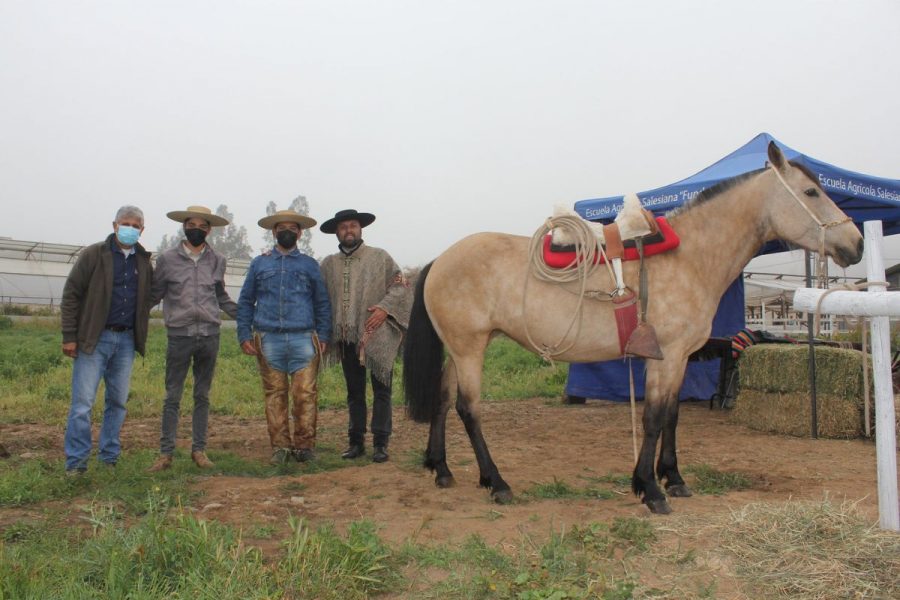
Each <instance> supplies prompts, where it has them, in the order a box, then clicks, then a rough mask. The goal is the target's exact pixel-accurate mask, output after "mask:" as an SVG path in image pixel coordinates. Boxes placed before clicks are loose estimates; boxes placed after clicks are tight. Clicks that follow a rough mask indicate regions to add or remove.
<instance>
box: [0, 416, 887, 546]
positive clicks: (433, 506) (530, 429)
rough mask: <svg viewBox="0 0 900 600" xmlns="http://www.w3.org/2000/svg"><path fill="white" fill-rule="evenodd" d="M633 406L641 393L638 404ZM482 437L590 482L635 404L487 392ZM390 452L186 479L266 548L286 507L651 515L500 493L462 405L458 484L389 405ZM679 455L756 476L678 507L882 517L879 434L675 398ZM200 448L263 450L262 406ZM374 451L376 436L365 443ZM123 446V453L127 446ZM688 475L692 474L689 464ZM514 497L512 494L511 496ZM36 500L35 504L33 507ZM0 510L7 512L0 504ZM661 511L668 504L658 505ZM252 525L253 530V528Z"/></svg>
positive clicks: (308, 512) (622, 501)
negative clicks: (751, 421) (815, 431)
mask: <svg viewBox="0 0 900 600" xmlns="http://www.w3.org/2000/svg"><path fill="white" fill-rule="evenodd" d="M638 410H639V411H640V406H639V407H638ZM482 414H483V426H484V432H485V437H486V439H487V442H488V445H489V447H490V450H491V453H492V455H493V457H494V460H495V462H496V463H497V465H498V467H499V469H500V472H501V474H502V475H503V477H504V478H505V479H506V481H507V482H508V483H509V484H510V486H511V487H512V489H513V492H514V493H520V492H522V491H524V490H526V489H528V488H530V487H532V486H534V485H535V484H538V483H549V482H552V481H553V480H554V478H556V479H557V480H559V481H563V482H565V483H567V484H569V485H570V486H572V487H577V488H585V487H588V486H590V485H592V484H591V482H590V480H589V479H588V478H590V477H599V476H603V475H607V474H610V473H613V474H627V473H630V472H631V467H632V458H631V457H632V442H631V415H630V408H629V406H628V405H627V404H617V403H610V402H603V401H588V403H587V404H586V405H582V406H577V405H576V406H564V405H561V404H560V403H559V401H557V400H545V399H533V400H526V401H517V402H492V403H485V404H483V405H482ZM346 419H347V415H346V412H345V411H341V410H328V411H322V412H320V425H319V452H320V454H327V453H338V452H340V451H341V450H342V449H343V447H344V446H345V436H346ZM187 421H189V419H183V420H182V424H181V427H180V432H179V433H180V437H179V446H180V447H188V448H189V438H188V436H189V431H190V430H189V427H188V426H187V425H188V424H187ZM158 428H159V422H158V420H156V419H143V420H138V419H129V420H127V421H126V424H125V427H124V428H123V432H122V442H123V447H124V449H125V451H126V452H127V451H128V450H129V449H135V448H149V449H154V448H156V447H157V444H158V436H159V433H158V432H159V429H158ZM394 431H395V434H394V436H393V438H392V441H391V445H390V452H391V460H390V461H389V462H387V463H385V464H375V463H372V462H370V461H369V460H365V461H362V460H361V461H359V462H358V463H356V464H355V465H354V466H352V467H349V468H344V469H339V470H336V471H329V472H324V473H317V474H306V473H302V472H301V473H299V474H298V475H288V476H272V477H268V478H249V477H231V476H223V475H212V476H202V477H200V478H199V480H198V482H197V483H196V485H195V489H194V491H196V492H199V493H200V494H199V496H198V498H197V500H196V501H195V503H194V509H196V510H197V511H199V512H201V513H202V514H203V515H205V516H206V517H207V518H210V519H215V520H218V521H221V522H225V523H230V524H233V525H235V526H241V527H244V530H245V536H246V535H247V534H248V533H251V532H252V531H253V529H254V528H256V527H268V528H270V529H271V528H274V531H275V532H276V533H275V535H272V536H271V537H270V538H269V539H270V540H271V541H267V540H265V539H262V540H259V545H261V546H263V549H264V550H266V546H267V545H268V544H271V545H273V548H272V549H274V548H275V547H277V544H278V541H277V540H278V539H283V537H284V536H283V535H281V534H284V535H286V534H287V531H288V529H287V517H288V515H289V514H293V515H295V516H300V517H304V518H306V519H308V520H309V521H310V522H311V523H312V524H313V525H315V524H317V523H322V522H334V523H335V524H336V525H337V526H338V527H339V528H343V526H345V525H346V524H347V523H349V522H351V521H354V520H358V519H360V518H363V517H365V518H368V519H371V520H373V521H375V522H376V523H377V524H379V525H380V530H381V535H382V536H383V537H384V538H385V539H387V540H390V541H392V542H399V541H402V540H405V539H413V540H415V541H417V542H426V543H427V542H448V541H458V540H462V539H463V538H465V537H466V536H468V535H470V534H473V533H474V534H479V535H481V536H482V537H483V538H484V539H485V540H486V541H487V542H488V543H491V544H501V545H503V544H517V543H518V542H519V541H521V539H522V535H523V533H527V534H529V535H532V534H534V535H537V536H538V537H545V536H546V535H547V534H548V533H549V531H550V530H551V528H552V529H555V530H556V531H559V529H560V527H563V526H571V525H578V524H584V523H588V522H591V521H609V520H610V519H612V518H613V517H614V516H646V515H649V511H648V510H647V509H646V508H645V507H644V506H643V505H642V504H641V503H640V501H639V500H638V499H637V498H636V497H634V496H633V495H632V494H631V492H630V490H628V489H627V488H625V487H618V488H616V489H615V491H616V494H615V497H614V498H612V499H609V500H601V499H562V500H547V499H530V500H528V501H524V502H516V503H513V504H511V505H505V506H499V505H496V504H493V503H492V502H491V501H490V497H489V494H488V492H487V491H486V490H484V489H480V488H478V487H477V481H478V469H477V465H476V464H475V461H474V456H473V453H472V449H471V447H470V445H469V442H468V438H467V437H466V434H465V431H464V429H463V428H462V425H461V423H460V421H459V419H458V418H457V417H456V416H455V414H453V413H452V412H451V414H450V417H449V419H448V438H447V451H448V457H449V463H450V468H451V470H452V471H453V473H454V475H455V477H456V482H457V485H456V487H454V488H451V489H438V488H437V487H435V485H434V479H433V475H432V474H431V473H429V472H427V471H425V470H424V469H422V468H421V467H420V466H418V465H419V464H420V462H421V461H420V456H421V451H422V450H423V448H424V446H425V443H426V439H427V435H428V428H427V426H426V425H420V424H416V423H413V422H411V421H409V420H408V419H406V417H405V415H404V413H403V410H402V409H395V413H394ZM0 436H2V442H3V443H4V444H5V445H6V447H7V448H8V449H9V450H10V452H11V453H13V454H14V455H19V456H23V455H24V456H25V457H26V458H27V457H32V456H34V457H37V456H44V457H47V458H62V428H60V427H49V426H43V425H35V424H19V425H6V426H4V427H3V428H2V430H0ZM678 441H679V464H680V465H681V466H682V470H683V469H684V467H686V466H689V465H698V464H704V463H705V464H708V465H710V466H711V467H713V468H714V469H717V470H719V471H725V472H732V471H735V472H740V473H743V474H745V475H748V476H749V477H750V478H751V480H752V487H751V488H750V489H748V490H745V491H740V492H730V493H728V494H726V495H724V496H719V497H717V496H704V495H699V494H695V495H694V496H693V497H691V498H674V499H670V502H671V504H672V507H673V509H674V511H675V513H676V514H686V515H700V516H702V515H705V514H710V513H714V512H717V511H725V510H728V509H734V508H737V507H739V506H741V505H743V504H746V503H749V502H756V501H784V500H788V499H791V498H793V499H811V500H821V499H822V498H823V497H825V496H826V495H827V496H828V497H829V498H831V499H832V500H836V501H841V500H844V499H850V500H854V501H858V510H859V511H861V512H862V513H863V514H864V515H865V516H866V517H867V518H868V519H870V520H871V521H873V522H874V521H877V518H878V517H877V515H878V499H877V488H876V464H875V447H874V444H873V443H872V442H869V441H862V440H849V441H847V440H823V439H820V440H812V439H803V438H790V437H784V436H778V435H770V434H765V433H760V432H756V431H752V430H749V429H747V428H745V427H743V426H740V425H736V424H733V423H732V422H731V421H730V419H729V414H728V412H727V411H722V410H709V409H708V408H707V407H706V406H705V405H704V404H702V403H686V404H683V405H682V409H681V415H680V420H679V428H678ZM209 450H210V451H212V452H213V457H215V454H214V453H215V451H217V450H227V451H229V452H233V453H236V454H238V455H241V456H243V457H245V458H248V459H251V460H258V461H266V460H268V458H269V454H270V449H269V447H268V438H267V434H266V427H265V421H264V419H262V418H260V419H236V418H230V417H221V416H216V415H213V416H212V417H211V423H210V442H209ZM369 452H370V453H371V448H369ZM126 459H127V454H126ZM686 478H687V481H688V483H689V484H690V482H691V479H690V477H689V476H688V477H686ZM519 497H520V498H521V496H519ZM35 510H39V508H35ZM28 512H30V511H29V509H25V510H22V509H16V510H13V509H4V510H0V515H2V518H0V520H2V521H5V522H9V519H10V518H13V519H15V518H16V517H15V515H14V513H18V516H20V517H22V516H25V513H28ZM3 513H6V514H5V515H3ZM653 518H654V519H657V520H661V519H666V518H669V517H665V516H655V517H653ZM249 537H251V538H252V535H250V536H249Z"/></svg>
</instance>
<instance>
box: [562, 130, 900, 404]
mask: <svg viewBox="0 0 900 600" xmlns="http://www.w3.org/2000/svg"><path fill="white" fill-rule="evenodd" d="M769 142H775V143H776V144H777V145H778V147H779V148H781V150H782V152H783V153H784V155H785V156H786V157H787V158H788V159H789V160H792V161H795V162H796V163H798V164H801V165H803V166H805V167H806V168H808V169H809V170H810V171H812V172H813V173H814V174H815V175H816V177H817V178H818V183H819V185H820V186H821V187H822V189H824V190H825V191H826V192H827V193H828V195H829V196H830V197H831V198H832V200H834V201H835V203H837V205H838V206H839V207H840V208H841V210H843V211H844V212H845V213H847V215H849V216H850V217H851V218H852V219H853V221H854V223H856V224H857V226H859V224H860V223H862V222H864V221H875V220H880V221H882V223H883V230H884V234H885V235H891V234H896V233H900V180H897V179H885V178H882V177H873V176H871V175H864V174H862V173H856V172H854V171H848V170H846V169H842V168H840V167H836V166H834V165H830V164H828V163H825V162H822V161H820V160H817V159H815V158H812V157H810V156H807V155H805V154H803V153H801V152H798V151H796V150H794V149H793V148H790V147H788V146H786V145H785V144H782V143H781V142H779V141H778V140H776V139H775V138H773V137H772V136H771V135H769V134H768V133H761V134H759V135H757V136H756V137H755V138H753V139H752V140H750V141H749V142H747V143H746V144H744V145H743V146H741V147H740V148H738V149H737V150H735V151H734V152H732V153H731V154H729V155H727V156H725V157H724V158H722V159H720V160H719V161H717V162H716V163H714V164H712V165H710V166H709V167H707V168H705V169H703V170H702V171H700V172H699V173H697V174H695V175H692V176H690V177H688V178H687V179H682V180H681V181H678V182H676V183H673V184H671V185H667V186H663V187H659V188H656V189H653V190H648V191H646V192H640V193H638V196H639V197H640V199H641V203H642V204H643V205H644V207H645V208H647V209H649V210H651V211H653V212H654V213H655V214H657V215H662V214H664V213H666V212H668V211H670V210H672V209H674V208H677V207H679V206H681V205H682V204H684V203H685V202H687V201H689V200H691V199H693V198H694V197H696V196H697V194H699V193H700V192H702V191H703V190H705V189H706V188H708V187H711V186H713V185H715V184H716V183H718V182H720V181H722V180H724V179H729V178H731V177H735V176H737V175H741V174H743V173H747V172H749V171H753V170H756V169H761V168H763V167H765V166H766V161H767V160H768V154H767V148H768V145H769ZM622 202H623V197H622V196H611V197H608V198H596V199H591V200H581V201H579V202H576V203H575V210H576V211H577V212H578V214H580V215H581V216H582V217H584V218H585V219H589V220H592V221H609V220H612V219H614V218H615V217H616V215H617V214H618V213H619V211H620V210H621V209H622ZM784 249H785V248H784V246H783V245H782V244H780V243H777V242H776V243H773V244H769V245H767V246H766V247H765V248H763V250H762V252H761V253H766V252H779V251H782V250H784ZM742 327H744V287H743V282H742V280H741V279H740V278H739V279H738V280H736V281H735V282H734V283H733V284H732V285H731V287H730V288H729V289H728V290H727V291H726V292H725V294H724V295H723V296H722V299H721V301H720V302H719V309H718V312H717V313H716V316H715V318H714V320H713V327H712V335H713V336H715V337H724V336H729V335H734V334H735V333H737V332H738V331H739V330H740V329H741V328H742ZM718 362H719V361H718V360H715V361H708V362H696V363H689V364H688V369H687V371H686V373H685V378H684V384H683V385H682V388H681V394H680V398H681V399H686V398H699V399H707V398H710V397H711V396H712V395H713V394H714V393H715V392H716V386H717V384H718V378H719V365H718ZM642 367H643V363H641V362H640V361H637V364H636V365H635V394H636V395H637V396H638V397H641V398H642V397H643V395H644V379H643V368H642ZM628 387H629V386H628V370H627V364H626V363H625V362H624V361H622V360H615V361H605V362H598V363H583V364H572V365H570V367H569V378H568V382H567V384H566V394H567V395H569V396H580V397H584V398H603V399H606V400H627V399H628V398H629V389H628Z"/></svg>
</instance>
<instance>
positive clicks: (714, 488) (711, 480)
mask: <svg viewBox="0 0 900 600" xmlns="http://www.w3.org/2000/svg"><path fill="white" fill-rule="evenodd" d="M684 472H685V474H687V475H691V476H693V479H694V481H693V482H692V485H691V488H692V489H693V490H694V491H695V492H697V493H698V494H705V495H710V496H721V495H722V494H727V493H728V492H731V491H740V490H746V489H748V488H749V487H750V478H749V477H748V476H747V475H744V474H743V473H738V472H725V471H718V470H716V469H714V468H712V467H711V466H709V465H706V464H700V465H689V466H687V467H685V469H684Z"/></svg>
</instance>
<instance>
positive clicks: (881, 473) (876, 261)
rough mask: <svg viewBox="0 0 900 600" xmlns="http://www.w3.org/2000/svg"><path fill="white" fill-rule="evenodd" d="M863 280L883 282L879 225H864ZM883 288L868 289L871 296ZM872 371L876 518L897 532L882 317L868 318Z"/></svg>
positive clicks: (887, 330) (887, 347)
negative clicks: (876, 485)
mask: <svg viewBox="0 0 900 600" xmlns="http://www.w3.org/2000/svg"><path fill="white" fill-rule="evenodd" d="M863 228H864V231H865V234H866V252H865V255H866V277H867V278H868V280H869V281H884V280H885V277H884V262H883V260H882V248H883V240H882V238H883V236H882V229H881V221H867V222H866V223H865V224H864V225H863ZM886 289H887V288H886V287H883V286H871V287H870V288H869V290H870V291H871V292H885V291H886ZM871 327H872V370H873V372H874V374H875V377H874V381H875V450H876V453H877V461H878V507H879V508H878V514H879V517H880V524H881V528H882V529H888V530H891V531H900V505H898V499H897V440H896V425H895V423H896V420H895V415H894V385H893V382H892V380H891V322H890V319H889V318H888V317H886V316H881V317H872V326H871Z"/></svg>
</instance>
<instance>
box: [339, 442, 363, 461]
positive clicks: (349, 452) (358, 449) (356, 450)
mask: <svg viewBox="0 0 900 600" xmlns="http://www.w3.org/2000/svg"><path fill="white" fill-rule="evenodd" d="M365 453H366V449H365V447H364V446H363V445H362V444H350V446H348V447H347V449H346V450H344V452H343V453H342V454H341V458H345V459H348V460H349V459H351V458H359V457H360V456H362V455H364V454H365Z"/></svg>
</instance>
